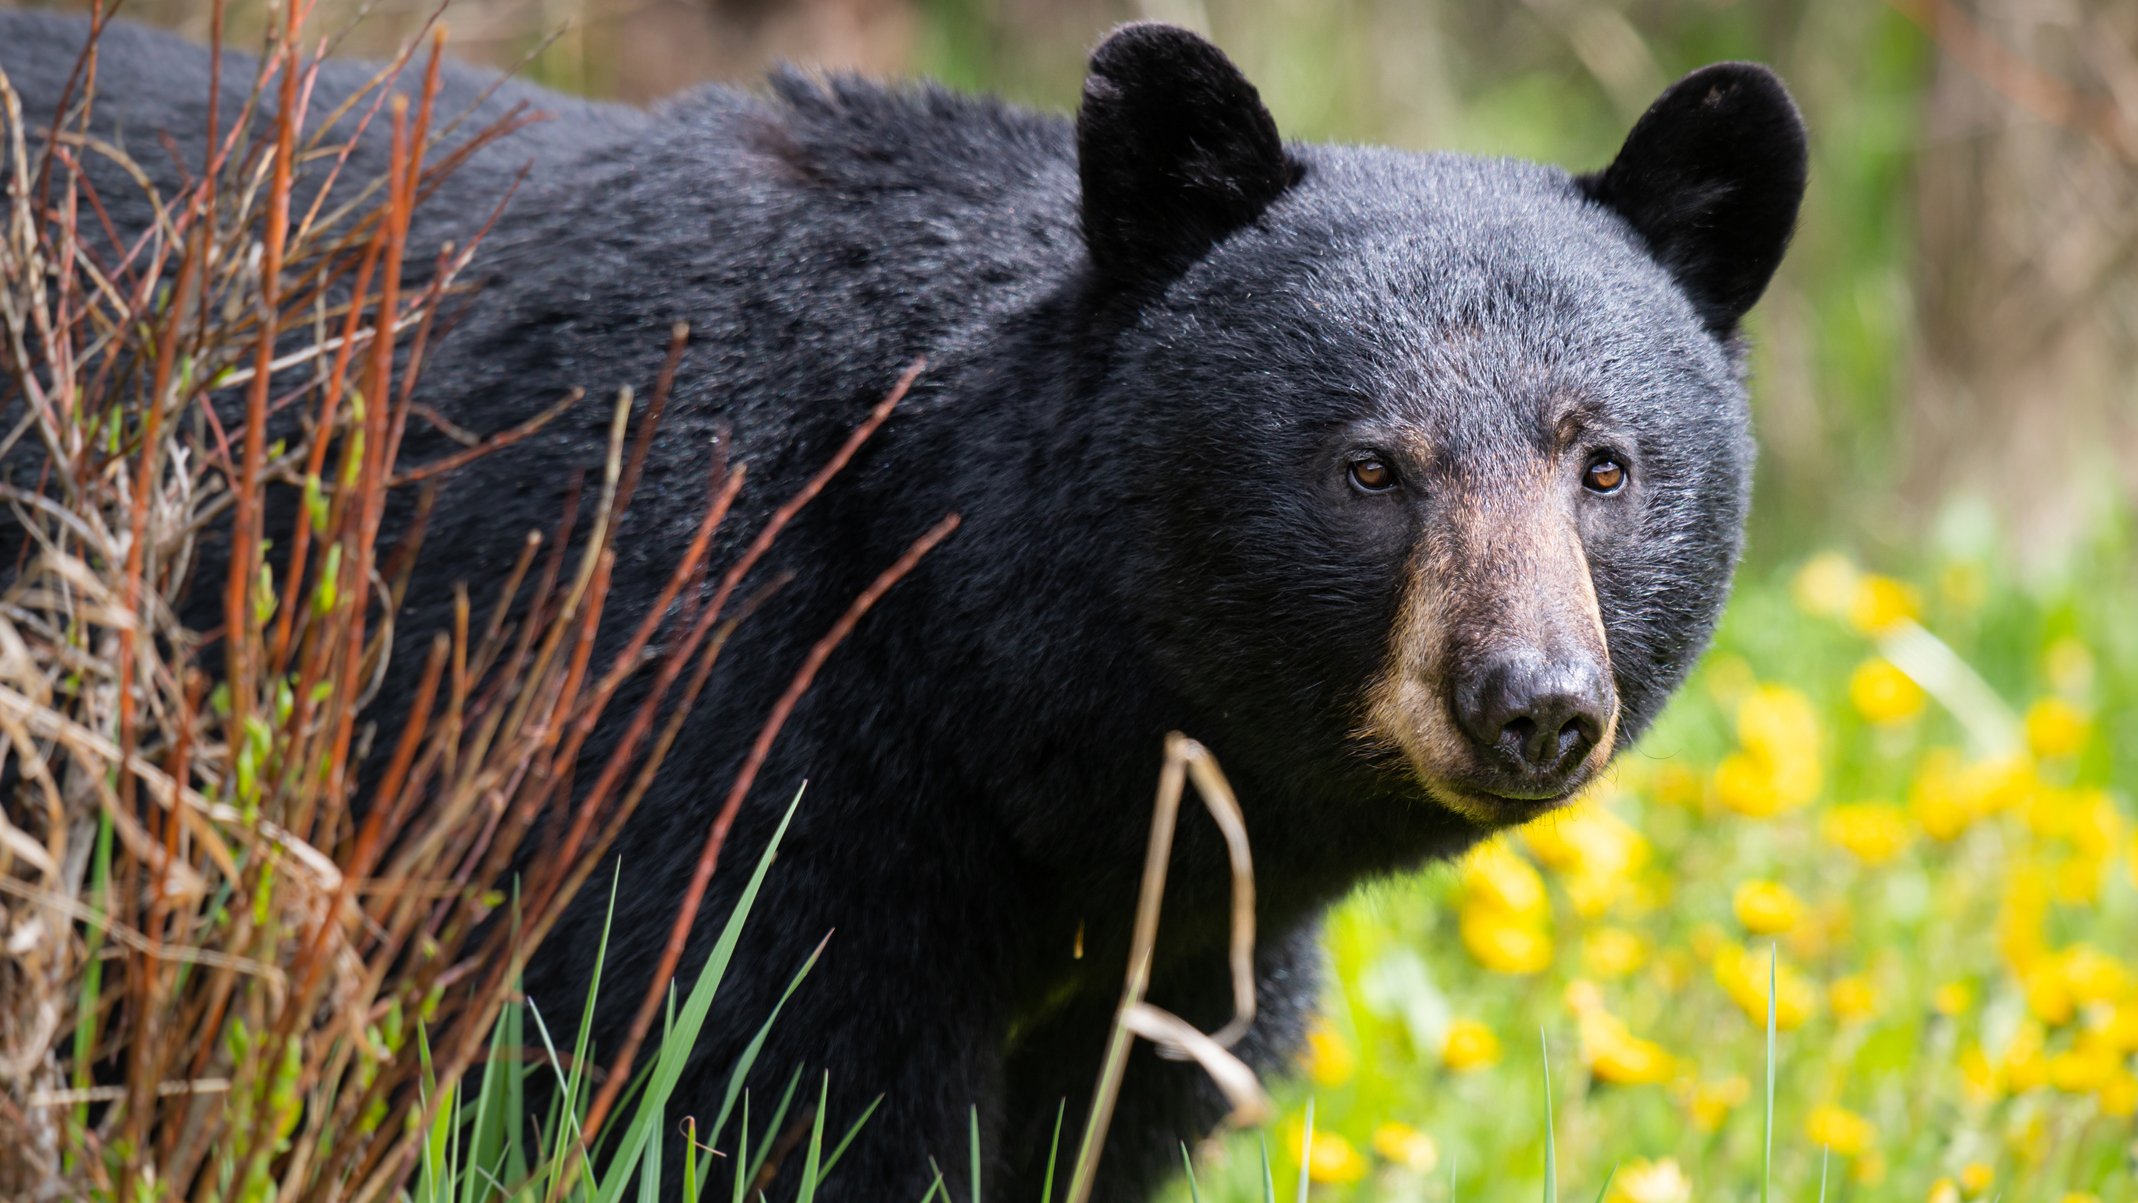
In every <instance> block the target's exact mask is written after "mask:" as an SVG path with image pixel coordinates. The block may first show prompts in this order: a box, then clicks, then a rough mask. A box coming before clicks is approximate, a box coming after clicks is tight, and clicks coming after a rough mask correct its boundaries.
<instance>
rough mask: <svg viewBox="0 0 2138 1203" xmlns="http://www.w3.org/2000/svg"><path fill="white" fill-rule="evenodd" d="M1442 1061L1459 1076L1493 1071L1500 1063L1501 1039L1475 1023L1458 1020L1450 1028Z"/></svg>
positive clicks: (1443, 1045) (1442, 1050)
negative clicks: (1478, 1071) (1473, 1072)
mask: <svg viewBox="0 0 2138 1203" xmlns="http://www.w3.org/2000/svg"><path fill="white" fill-rule="evenodd" d="M1440 1059H1441V1060H1442V1061H1444V1062H1446V1063H1447V1066H1448V1068H1449V1069H1452V1070H1455V1071H1456V1072H1458V1073H1467V1072H1469V1071H1471V1070H1477V1069H1490V1068H1491V1067H1492V1066H1494V1065H1497V1064H1499V1062H1500V1038H1499V1037H1498V1036H1495V1035H1493V1034H1492V1029H1491V1028H1488V1027H1486V1026H1485V1025H1484V1024H1481V1023H1479V1022H1477V1021H1476V1020H1474V1019H1458V1020H1456V1021H1455V1022H1453V1023H1451V1024H1449V1025H1448V1035H1447V1039H1446V1041H1445V1042H1443V1043H1442V1044H1441V1046H1440Z"/></svg>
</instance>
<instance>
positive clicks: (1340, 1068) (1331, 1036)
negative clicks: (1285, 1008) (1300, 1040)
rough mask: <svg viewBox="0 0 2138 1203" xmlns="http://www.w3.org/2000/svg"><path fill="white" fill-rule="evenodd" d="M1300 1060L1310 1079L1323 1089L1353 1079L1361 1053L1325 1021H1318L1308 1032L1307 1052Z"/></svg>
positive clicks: (1318, 1019)
mask: <svg viewBox="0 0 2138 1203" xmlns="http://www.w3.org/2000/svg"><path fill="white" fill-rule="evenodd" d="M1300 1060H1301V1061H1302V1062H1304V1063H1305V1065H1306V1070H1307V1076H1308V1077H1310V1078H1312V1079H1314V1080H1315V1081H1316V1082H1318V1083H1320V1084H1321V1085H1323V1086H1341V1085H1343V1084H1344V1083H1346V1082H1348V1081H1350V1080H1351V1074H1352V1072H1353V1071H1354V1070H1356V1069H1357V1068H1358V1054H1356V1053H1354V1052H1352V1051H1351V1045H1350V1043H1349V1042H1348V1041H1346V1040H1345V1039H1344V1037H1343V1035H1342V1034H1341V1033H1339V1032H1338V1031H1337V1030H1336V1029H1335V1028H1333V1027H1331V1026H1329V1021H1328V1020H1326V1019H1320V1018H1317V1019H1316V1020H1315V1021H1314V1026H1313V1027H1312V1028H1309V1029H1308V1030H1307V1047H1306V1052H1305V1054H1304V1055H1303V1056H1301V1058H1300Z"/></svg>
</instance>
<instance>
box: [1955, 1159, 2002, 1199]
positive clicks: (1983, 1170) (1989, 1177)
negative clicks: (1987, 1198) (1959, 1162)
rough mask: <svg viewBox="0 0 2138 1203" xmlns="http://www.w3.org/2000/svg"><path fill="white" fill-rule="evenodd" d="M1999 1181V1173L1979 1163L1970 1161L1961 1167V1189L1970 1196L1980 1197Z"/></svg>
mask: <svg viewBox="0 0 2138 1203" xmlns="http://www.w3.org/2000/svg"><path fill="white" fill-rule="evenodd" d="M1996 1180H1997V1171H1996V1170H1993V1169H1991V1168H1990V1167H1989V1166H1987V1165H1984V1164H1983V1163H1982V1162H1979V1161H1970V1162H1968V1163H1967V1164H1966V1165H1963V1166H1961V1167H1960V1189H1961V1190H1963V1191H1965V1192H1967V1193H1968V1194H1969V1195H1979V1194H1981V1193H1982V1192H1983V1191H1986V1190H1988V1189H1989V1188H1990V1183H1992V1182H1995V1181H1996Z"/></svg>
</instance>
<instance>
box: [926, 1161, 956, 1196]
mask: <svg viewBox="0 0 2138 1203" xmlns="http://www.w3.org/2000/svg"><path fill="white" fill-rule="evenodd" d="M928 1164H929V1165H931V1166H934V1168H935V1181H933V1182H931V1183H929V1184H928V1193H927V1194H925V1195H922V1196H921V1203H934V1200H935V1196H936V1192H937V1191H942V1194H943V1198H944V1199H945V1200H948V1199H949V1198H950V1192H949V1191H948V1190H947V1189H945V1188H944V1186H943V1167H942V1166H939V1165H936V1164H935V1158H933V1157H930V1158H929V1159H928Z"/></svg>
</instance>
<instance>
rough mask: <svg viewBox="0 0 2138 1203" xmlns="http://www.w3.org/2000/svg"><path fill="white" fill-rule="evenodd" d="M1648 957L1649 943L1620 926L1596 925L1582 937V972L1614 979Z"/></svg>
mask: <svg viewBox="0 0 2138 1203" xmlns="http://www.w3.org/2000/svg"><path fill="white" fill-rule="evenodd" d="M1647 959H1648V943H1647V941H1645V940H1643V939H1641V938H1640V937H1639V936H1637V935H1635V934H1634V933H1632V932H1630V931H1627V930H1626V929H1625V928H1623V927H1599V928H1595V929H1594V930H1592V931H1590V932H1589V933H1588V934H1587V935H1584V936H1583V937H1581V968H1582V972H1584V973H1589V974H1593V975H1594V976H1596V977H1600V978H1603V979H1604V980H1605V981H1615V980H1617V979H1618V978H1622V977H1624V976H1626V975H1627V974H1629V973H1631V972H1633V971H1634V970H1636V969H1639V968H1640V967H1641V962H1643V961H1645V960H1647Z"/></svg>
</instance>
